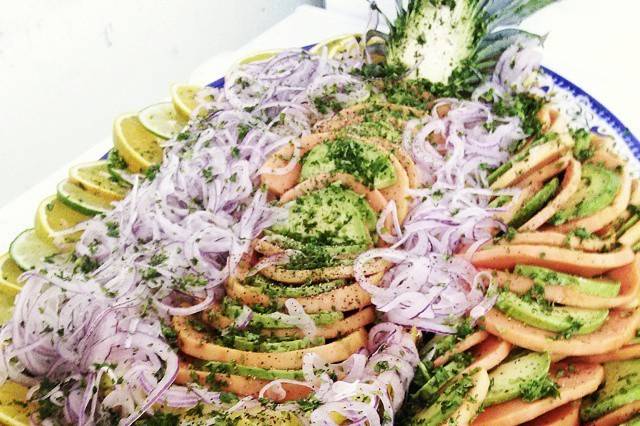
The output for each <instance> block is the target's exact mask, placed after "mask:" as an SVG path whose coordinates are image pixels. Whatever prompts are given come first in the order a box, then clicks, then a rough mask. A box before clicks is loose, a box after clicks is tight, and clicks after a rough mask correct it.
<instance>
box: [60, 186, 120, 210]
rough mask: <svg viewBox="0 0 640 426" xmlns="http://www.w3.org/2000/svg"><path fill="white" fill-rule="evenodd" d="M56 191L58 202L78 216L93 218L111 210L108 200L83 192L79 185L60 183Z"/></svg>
mask: <svg viewBox="0 0 640 426" xmlns="http://www.w3.org/2000/svg"><path fill="white" fill-rule="evenodd" d="M57 190H58V200H60V201H61V202H62V203H63V204H64V205H66V206H67V207H69V208H71V209H73V210H75V211H77V212H78V213H80V214H83V215H87V216H94V215H97V214H101V213H107V212H108V211H109V210H111V209H113V206H112V205H111V201H110V200H105V199H104V198H102V197H98V196H96V195H94V194H92V193H90V192H89V191H85V190H84V189H82V188H81V187H80V186H79V185H76V184H74V183H72V182H69V181H68V180H63V181H62V182H60V183H59V184H58V188H57Z"/></svg>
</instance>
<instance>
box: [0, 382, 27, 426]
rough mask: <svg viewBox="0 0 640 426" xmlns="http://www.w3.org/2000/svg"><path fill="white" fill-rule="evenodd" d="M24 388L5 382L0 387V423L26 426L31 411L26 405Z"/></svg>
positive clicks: (10, 425)
mask: <svg viewBox="0 0 640 426" xmlns="http://www.w3.org/2000/svg"><path fill="white" fill-rule="evenodd" d="M27 391H28V389H27V388H26V387H25V386H22V385H20V384H18V383H15V382H12V381H7V382H5V384H3V385H2V386H0V423H2V424H3V425H7V426H28V425H29V424H30V423H29V414H30V413H31V411H32V410H31V409H30V408H29V406H28V405H27V402H26V401H27Z"/></svg>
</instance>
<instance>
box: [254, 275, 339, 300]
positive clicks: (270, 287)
mask: <svg viewBox="0 0 640 426" xmlns="http://www.w3.org/2000/svg"><path fill="white" fill-rule="evenodd" d="M244 284H247V285H250V286H252V287H256V288H257V289H258V290H259V291H260V292H261V293H262V294H266V295H267V296H270V297H294V298H295V297H310V296H317V295H319V294H323V293H327V292H330V291H333V290H335V289H337V288H340V287H344V286H345V285H347V282H346V281H345V280H333V281H325V282H320V283H309V284H303V285H299V286H292V285H286V286H285V285H280V284H278V283H277V282H276V281H273V280H270V279H269V278H267V277H265V276H263V275H260V274H256V275H253V276H251V277H249V278H247V279H245V281H244Z"/></svg>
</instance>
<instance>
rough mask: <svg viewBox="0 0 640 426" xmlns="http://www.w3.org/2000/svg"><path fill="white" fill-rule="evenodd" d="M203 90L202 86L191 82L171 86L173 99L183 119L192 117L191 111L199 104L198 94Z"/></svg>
mask: <svg viewBox="0 0 640 426" xmlns="http://www.w3.org/2000/svg"><path fill="white" fill-rule="evenodd" d="M200 90H202V87H200V86H194V85H190V84H174V85H173V86H171V101H172V102H173V106H174V107H175V109H176V111H177V112H178V114H180V115H181V116H182V119H183V120H188V119H189V118H190V117H191V112H192V111H193V110H194V109H196V106H198V101H196V95H197V94H198V92H199V91H200Z"/></svg>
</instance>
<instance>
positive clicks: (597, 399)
mask: <svg viewBox="0 0 640 426" xmlns="http://www.w3.org/2000/svg"><path fill="white" fill-rule="evenodd" d="M638 400H640V359H632V360H627V361H614V362H607V363H605V364H604V386H603V387H601V388H600V389H599V390H598V391H597V392H596V393H595V394H593V395H591V396H589V397H587V398H585V399H584V400H583V402H582V407H581V408H580V418H581V419H582V421H585V422H586V421H590V420H594V419H597V418H598V417H602V416H603V415H605V414H607V413H609V412H611V411H613V410H616V409H618V408H620V407H622V406H624V405H627V404H630V403H632V402H634V401H638Z"/></svg>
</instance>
